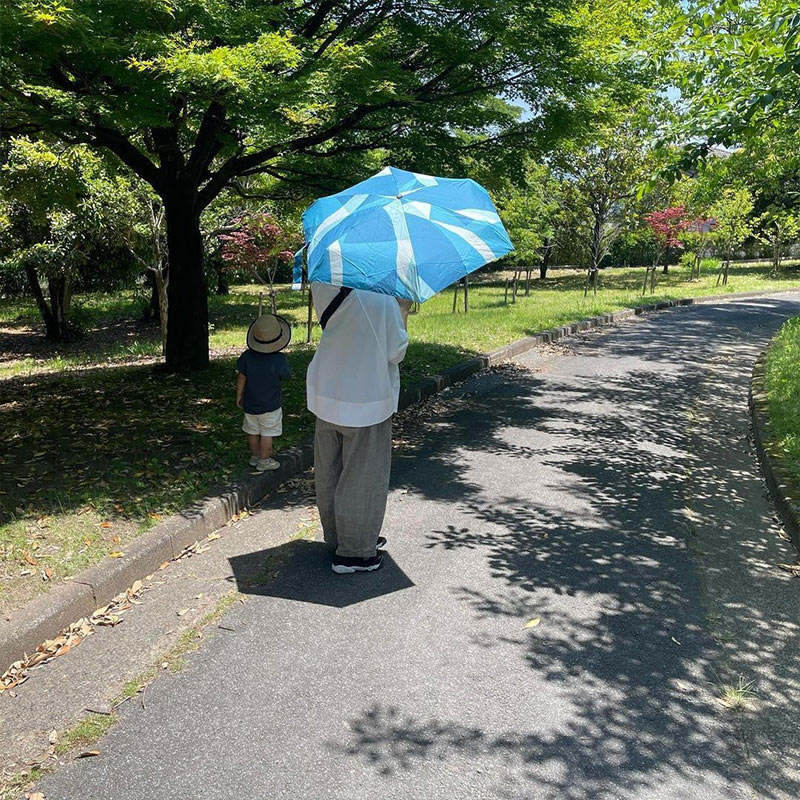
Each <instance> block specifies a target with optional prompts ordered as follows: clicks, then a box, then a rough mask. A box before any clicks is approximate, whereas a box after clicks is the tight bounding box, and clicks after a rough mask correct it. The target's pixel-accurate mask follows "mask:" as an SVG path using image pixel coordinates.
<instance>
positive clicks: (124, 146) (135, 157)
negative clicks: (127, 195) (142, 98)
mask: <svg viewBox="0 0 800 800" xmlns="http://www.w3.org/2000/svg"><path fill="white" fill-rule="evenodd" d="M89 133H90V135H91V137H92V139H93V140H94V143H95V144H99V145H102V146H103V147H106V148H108V149H109V150H110V151H111V152H112V153H115V154H116V155H117V156H118V157H119V158H120V160H121V161H122V162H123V163H124V164H126V165H127V166H129V167H130V168H131V169H132V170H133V171H134V172H135V173H136V174H137V175H138V176H139V177H140V178H142V179H143V180H146V181H147V182H148V183H149V184H150V185H151V186H152V187H153V189H155V191H156V194H159V195H160V194H161V189H162V187H161V177H160V175H159V173H158V167H156V165H155V164H154V163H153V162H152V161H151V160H150V159H149V158H148V157H147V156H146V155H145V154H144V153H142V151H141V150H139V149H138V148H137V147H135V146H134V144H133V143H132V142H131V141H130V140H129V139H127V138H126V137H125V136H123V134H121V133H120V132H119V131H115V130H113V129H112V128H106V127H103V126H101V125H97V126H95V127H93V128H90V130H89Z"/></svg>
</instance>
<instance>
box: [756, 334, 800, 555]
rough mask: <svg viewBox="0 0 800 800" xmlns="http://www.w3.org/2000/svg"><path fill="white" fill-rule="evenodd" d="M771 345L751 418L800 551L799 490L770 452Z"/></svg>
mask: <svg viewBox="0 0 800 800" xmlns="http://www.w3.org/2000/svg"><path fill="white" fill-rule="evenodd" d="M768 350H769V346H768V347H767V348H766V349H765V350H764V351H763V352H762V353H761V355H760V356H759V357H758V359H757V360H756V363H755V365H754V367H753V375H752V378H751V380H750V391H749V393H748V405H749V407H750V417H751V419H752V422H753V442H754V444H755V448H756V453H757V454H758V461H759V463H760V464H761V473H762V474H763V476H764V479H765V480H766V482H767V487H768V488H769V493H770V495H772V499H773V501H774V503H775V506H776V508H777V510H778V516H779V517H780V521H781V523H782V524H783V527H784V530H785V531H786V533H787V534H789V537H790V538H791V540H792V544H793V545H794V546H795V549H796V550H798V551H800V487H797V486H795V485H794V484H793V482H792V481H790V480H788V479H787V478H786V471H785V469H784V466H783V465H784V459H782V458H781V457H780V456H778V455H775V453H771V452H770V447H769V442H770V435H769V428H770V419H769V405H768V402H767V391H766V363H767V352H768Z"/></svg>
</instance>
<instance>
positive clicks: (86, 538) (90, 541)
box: [83, 536, 92, 547]
mask: <svg viewBox="0 0 800 800" xmlns="http://www.w3.org/2000/svg"><path fill="white" fill-rule="evenodd" d="M83 543H84V544H85V545H86V546H87V547H88V546H89V545H90V544H91V543H92V540H91V539H90V538H89V537H88V536H84V537H83Z"/></svg>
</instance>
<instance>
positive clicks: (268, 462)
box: [256, 458, 281, 472]
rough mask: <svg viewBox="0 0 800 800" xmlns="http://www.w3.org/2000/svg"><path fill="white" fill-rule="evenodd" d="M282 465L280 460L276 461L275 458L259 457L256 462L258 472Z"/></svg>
mask: <svg viewBox="0 0 800 800" xmlns="http://www.w3.org/2000/svg"><path fill="white" fill-rule="evenodd" d="M280 465H281V463H280V461H276V460H275V459H274V458H259V459H258V461H257V462H256V472H268V471H270V470H273V469H278V467H279V466H280Z"/></svg>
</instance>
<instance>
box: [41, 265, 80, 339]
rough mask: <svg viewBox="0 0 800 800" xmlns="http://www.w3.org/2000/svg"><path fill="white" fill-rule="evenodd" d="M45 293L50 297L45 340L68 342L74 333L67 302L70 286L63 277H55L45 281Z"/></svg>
mask: <svg viewBox="0 0 800 800" xmlns="http://www.w3.org/2000/svg"><path fill="white" fill-rule="evenodd" d="M47 291H48V294H49V295H50V308H49V311H50V313H49V314H48V315H47V317H46V318H45V325H46V326H47V338H48V339H52V340H53V341H54V342H69V341H71V340H72V339H73V338H74V334H75V331H74V329H73V328H72V326H71V325H70V324H69V319H68V315H69V302H70V300H71V298H72V285H71V282H70V280H69V278H67V277H66V276H65V275H57V276H55V277H53V278H48V279H47Z"/></svg>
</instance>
